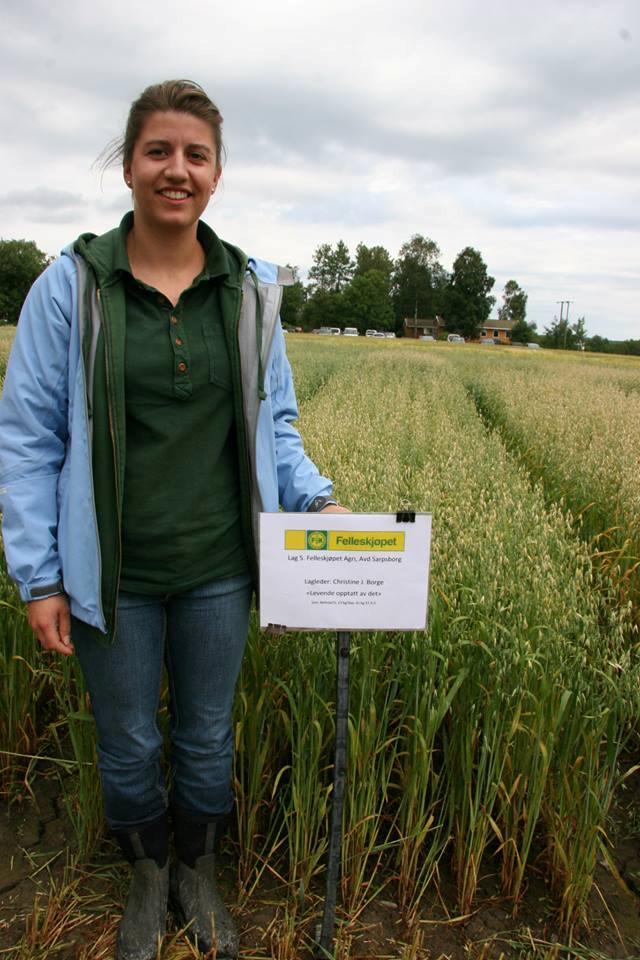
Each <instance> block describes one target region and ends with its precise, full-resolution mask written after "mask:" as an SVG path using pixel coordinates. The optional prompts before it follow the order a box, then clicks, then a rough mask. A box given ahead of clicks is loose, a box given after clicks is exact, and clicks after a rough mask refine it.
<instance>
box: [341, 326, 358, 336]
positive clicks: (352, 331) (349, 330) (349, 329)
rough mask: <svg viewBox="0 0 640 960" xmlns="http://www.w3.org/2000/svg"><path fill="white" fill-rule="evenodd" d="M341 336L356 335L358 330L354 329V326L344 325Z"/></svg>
mask: <svg viewBox="0 0 640 960" xmlns="http://www.w3.org/2000/svg"><path fill="white" fill-rule="evenodd" d="M342 336H343V337H357V336H358V331H357V330H356V328H355V327H345V328H344V331H343V334H342Z"/></svg>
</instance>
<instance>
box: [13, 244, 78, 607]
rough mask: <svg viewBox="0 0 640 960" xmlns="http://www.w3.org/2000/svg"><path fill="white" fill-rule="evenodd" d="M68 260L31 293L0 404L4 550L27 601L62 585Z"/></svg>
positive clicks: (58, 263) (42, 278)
mask: <svg viewBox="0 0 640 960" xmlns="http://www.w3.org/2000/svg"><path fill="white" fill-rule="evenodd" d="M63 261H67V263H63ZM68 262H69V261H68V258H67V257H62V258H61V259H60V260H57V261H55V263H53V264H52V265H51V266H50V267H48V268H47V269H46V270H45V272H44V273H43V274H41V276H40V277H39V278H38V279H37V280H36V282H35V284H34V285H33V287H32V288H31V291H30V292H29V294H28V296H27V299H26V301H25V303H24V306H23V309H22V312H21V314H20V320H19V322H18V329H17V332H16V337H15V340H14V343H13V348H12V351H11V356H10V359H9V364H8V367H7V374H6V378H5V383H4V391H3V397H2V401H0V506H1V508H2V512H3V523H2V532H3V540H4V549H5V555H6V558H7V566H8V568H9V573H10V575H11V577H12V578H13V579H14V580H15V581H16V583H17V584H18V587H19V590H20V596H21V597H22V599H23V600H26V601H28V600H33V599H41V598H43V597H46V596H51V595H52V594H54V593H59V592H60V591H61V589H62V584H61V571H60V563H59V560H58V544H57V526H58V507H57V491H58V479H59V476H60V471H61V469H62V464H63V462H64V457H65V449H66V444H67V423H68V419H67V411H68V347H69V337H70V328H71V322H70V318H71V313H72V308H73V304H72V299H73V293H72V282H71V277H70V275H69V271H70V267H69V266H68ZM71 269H72V268H71Z"/></svg>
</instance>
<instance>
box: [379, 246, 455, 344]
mask: <svg viewBox="0 0 640 960" xmlns="http://www.w3.org/2000/svg"><path fill="white" fill-rule="evenodd" d="M439 257H440V248H439V247H438V244H437V243H435V241H433V240H430V239H429V238H428V237H423V236H422V234H419V233H416V234H414V235H413V237H411V239H410V240H408V241H407V242H406V243H403V245H402V246H401V247H400V252H399V253H398V257H397V260H396V261H395V264H394V267H393V273H392V276H391V295H392V300H393V308H394V313H395V318H396V329H398V330H399V329H400V328H401V327H402V321H403V320H404V318H405V317H420V318H421V319H430V318H433V317H435V316H436V315H437V314H439V313H441V308H442V301H443V295H444V291H445V288H446V282H447V274H446V271H445V269H444V267H443V266H442V265H441V263H440V262H439Z"/></svg>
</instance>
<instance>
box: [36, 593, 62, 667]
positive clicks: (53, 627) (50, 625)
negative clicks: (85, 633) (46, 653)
mask: <svg viewBox="0 0 640 960" xmlns="http://www.w3.org/2000/svg"><path fill="white" fill-rule="evenodd" d="M27 619H28V620H29V626H30V627H31V629H32V630H33V632H34V633H35V635H36V637H37V638H38V642H39V643H40V646H41V647H42V649H43V650H53V651H54V652H55V653H61V654H62V655H63V656H65V657H68V656H69V655H70V654H71V653H73V644H72V643H71V614H70V612H69V601H68V600H67V598H66V597H65V595H64V594H63V593H58V594H56V595H55V596H54V597H47V598H46V599H45V600H32V601H31V602H30V603H28V604H27Z"/></svg>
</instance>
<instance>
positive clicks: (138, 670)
mask: <svg viewBox="0 0 640 960" xmlns="http://www.w3.org/2000/svg"><path fill="white" fill-rule="evenodd" d="M221 126H222V117H221V116H220V113H219V111H218V110H217V108H216V106H215V105H214V104H213V103H212V102H211V101H210V100H209V98H208V97H207V95H206V94H205V93H204V91H203V90H202V89H201V88H200V87H199V86H198V85H197V84H194V83H192V82H190V81H185V80H177V81H168V82H165V83H161V84H158V85H154V86H151V87H149V88H148V89H147V90H145V91H144V92H143V93H142V95H141V96H140V97H139V98H138V100H136V101H135V102H134V103H133V105H132V107H131V111H130V114H129V119H128V123H127V128H126V132H125V135H124V138H123V140H122V143H121V144H120V145H119V146H118V148H117V149H116V150H115V151H114V153H113V154H112V155H111V159H113V157H114V156H117V157H118V158H121V160H122V164H123V173H124V180H125V183H126V184H127V186H128V187H129V189H130V190H131V192H132V198H133V212H132V213H129V214H127V215H126V216H125V217H124V219H123V220H122V222H121V224H120V226H119V227H118V228H116V229H115V230H112V231H110V232H109V233H107V234H104V235H103V236H99V237H96V236H94V235H92V234H84V235H83V236H81V237H80V238H79V239H78V240H77V241H76V243H75V244H73V245H72V246H71V247H68V248H67V249H66V250H65V251H63V254H62V256H61V257H60V258H59V259H58V260H56V261H55V262H54V263H53V264H52V265H51V266H50V267H49V268H48V269H47V270H46V271H45V272H44V273H43V274H42V276H41V277H40V278H39V279H38V281H37V282H36V284H35V285H34V287H33V289H32V290H31V292H30V294H29V296H28V298H27V301H26V302H25V306H24V309H23V313H22V315H21V318H20V323H19V325H18V331H17V336H16V340H15V343H14V347H13V351H12V355H11V360H10V363H9V367H8V371H7V377H6V382H5V391H4V397H3V400H2V404H1V408H0V436H1V437H2V454H1V464H0V470H1V472H0V497H1V505H2V509H3V512H4V520H3V534H4V542H5V550H6V555H7V560H8V564H9V568H10V571H11V573H12V576H13V577H14V578H15V580H16V581H17V583H18V584H19V588H20V593H21V596H22V599H23V600H24V601H26V602H27V604H28V617H29V623H30V625H31V627H32V629H33V630H34V632H35V633H36V636H37V638H38V640H39V641H40V644H41V645H42V647H43V648H44V649H45V650H50V651H56V652H58V653H61V654H63V655H67V656H68V655H71V654H73V653H74V652H75V654H76V655H77V656H78V658H79V660H80V664H81V667H82V670H83V674H84V677H85V680H86V683H87V686H88V689H89V691H90V694H91V702H92V707H93V711H94V714H95V719H96V724H97V731H98V756H99V766H100V774H101V779H102V786H103V794H104V803H105V815H106V818H107V822H108V824H109V826H110V828H111V830H112V831H113V833H114V834H115V836H116V838H117V840H118V842H119V844H120V846H121V848H122V851H123V853H124V855H125V857H126V858H127V859H128V860H129V861H130V863H131V864H132V865H133V877H132V884H131V889H130V894H129V899H128V903H127V907H126V909H125V912H124V916H123V919H122V923H121V925H120V928H119V931H118V940H117V957H118V958H120V960H146V958H148V957H154V956H155V955H156V950H157V945H158V942H159V940H160V939H161V938H162V936H163V934H164V930H165V917H166V908H167V898H168V891H169V885H171V894H172V899H173V901H174V903H175V906H176V909H177V911H178V915H179V917H180V919H181V921H182V922H183V923H184V924H188V931H189V933H190V935H191V937H192V938H193V939H194V940H195V941H196V942H197V945H198V947H199V949H200V950H201V951H202V952H205V953H206V952H208V951H209V950H211V949H212V948H213V947H214V946H215V947H216V949H217V956H218V957H235V956H236V955H237V950H238V937H237V933H236V930H235V928H234V925H233V921H232V919H231V917H230V915H229V913H228V911H227V910H226V908H225V907H224V905H223V904H222V902H221V899H220V896H219V894H218V892H217V890H216V882H215V864H214V856H213V844H214V839H215V835H216V832H217V831H219V829H220V826H221V824H222V822H223V820H224V818H225V816H226V815H227V814H228V813H229V811H230V808H231V806H232V797H231V789H230V779H231V760H232V757H231V745H232V740H231V707H232V700H233V692H234V687H235V683H236V679H237V676H238V672H239V669H240V663H241V659H242V655H243V650H244V644H245V640H246V635H247V622H248V615H249V604H250V598H251V593H252V588H253V585H254V583H255V579H256V569H257V562H256V550H255V543H256V521H257V514H258V512H259V511H260V510H267V511H274V510H277V509H278V505H279V504H281V505H282V506H283V507H284V509H286V510H315V511H317V510H322V511H342V510H343V508H341V507H339V506H338V505H337V504H336V502H335V500H333V498H332V496H331V490H332V488H331V483H330V481H328V480H327V479H325V478H324V477H322V476H321V475H320V474H319V472H318V470H317V469H316V467H315V466H314V465H313V463H311V461H310V460H309V459H308V458H307V457H306V456H305V454H304V450H303V448H302V444H301V441H300V437H299V435H298V433H297V432H296V430H295V428H294V427H293V426H292V421H293V420H294V419H295V417H296V415H297V411H296V405H295V397H294V394H293V387H292V382H291V373H290V368H289V365H288V362H287V359H286V356H285V352H284V338H283V336H282V330H281V328H280V324H279V321H278V309H279V303H280V299H281V287H280V284H281V283H282V282H283V281H285V282H286V277H285V271H283V270H281V269H280V268H277V267H274V266H273V265H270V264H266V263H261V262H258V261H254V260H248V259H247V258H246V256H245V255H244V254H243V253H242V252H241V251H240V250H238V249H237V248H236V247H233V246H231V245H230V244H227V243H224V242H223V241H221V240H219V239H218V237H217V236H216V235H215V233H214V232H213V231H212V230H211V229H210V228H209V227H207V226H206V225H205V224H204V223H202V222H201V221H200V216H201V215H202V213H203V212H204V210H205V208H206V206H207V203H208V201H209V199H210V197H211V195H212V194H213V193H214V192H215V189H216V187H217V184H218V181H219V178H220V174H221V157H222V137H221ZM165 661H166V665H167V670H168V675H169V684H170V696H171V723H170V743H171V767H172V778H171V797H170V804H169V802H168V798H167V791H166V789H165V782H164V778H163V775H162V772H161V766H160V755H161V750H162V738H161V735H160V733H159V731H158V727H157V723H156V711H157V708H158V699H159V693H160V683H161V673H162V666H163V662H165ZM168 806H170V808H171V820H172V823H173V830H174V839H175V849H176V858H177V862H176V865H175V869H174V870H173V871H172V873H171V883H170V877H169V867H168V814H167V810H168Z"/></svg>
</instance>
